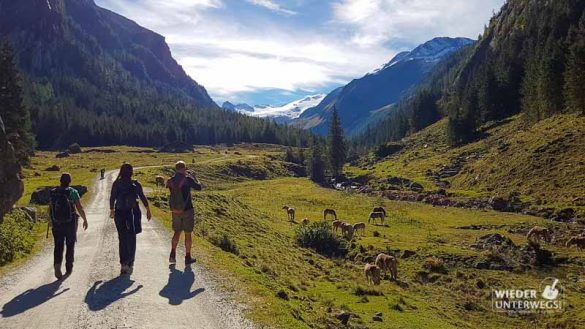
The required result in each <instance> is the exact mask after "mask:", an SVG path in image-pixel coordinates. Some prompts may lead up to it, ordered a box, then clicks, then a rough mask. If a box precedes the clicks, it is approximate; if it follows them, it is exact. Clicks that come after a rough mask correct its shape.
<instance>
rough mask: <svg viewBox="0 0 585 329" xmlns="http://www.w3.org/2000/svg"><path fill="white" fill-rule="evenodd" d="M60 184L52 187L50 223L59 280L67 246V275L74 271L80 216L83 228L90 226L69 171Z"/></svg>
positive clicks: (56, 275) (62, 177)
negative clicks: (73, 186)
mask: <svg viewBox="0 0 585 329" xmlns="http://www.w3.org/2000/svg"><path fill="white" fill-rule="evenodd" d="M60 184H61V185H60V186H59V187H56V188H54V189H51V191H50V195H51V202H50V204H49V216H50V219H51V221H50V223H51V225H52V232H53V239H54V241H55V249H54V252H53V257H54V262H53V264H54V270H55V277H56V278H57V279H58V280H60V279H62V278H63V277H64V276H63V272H62V270H61V265H62V263H63V250H64V249H65V247H67V251H66V253H65V276H69V275H71V273H72V272H73V261H74V256H75V242H76V241H77V224H78V221H79V220H78V219H79V216H81V218H83V229H84V230H87V227H88V224H87V217H86V216H85V211H84V210H83V206H82V205H81V202H80V199H81V197H80V196H79V192H78V191H77V190H76V189H74V188H72V187H70V186H69V185H70V184H71V175H70V174H69V173H63V174H62V175H61V179H60ZM76 210H77V211H76ZM78 214H79V215H78Z"/></svg>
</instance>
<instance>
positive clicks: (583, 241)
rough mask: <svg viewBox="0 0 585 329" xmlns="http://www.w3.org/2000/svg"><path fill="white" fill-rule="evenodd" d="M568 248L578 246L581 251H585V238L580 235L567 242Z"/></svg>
mask: <svg viewBox="0 0 585 329" xmlns="http://www.w3.org/2000/svg"><path fill="white" fill-rule="evenodd" d="M566 246H567V247H570V246H577V248H579V249H585V236H583V235H579V236H574V237H572V238H570V239H569V241H567V244H566Z"/></svg>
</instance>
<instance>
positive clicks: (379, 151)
mask: <svg viewBox="0 0 585 329" xmlns="http://www.w3.org/2000/svg"><path fill="white" fill-rule="evenodd" d="M403 147H404V145H402V144H401V143H386V144H380V145H378V147H376V150H375V151H374V154H376V156H377V157H379V158H385V157H387V156H389V155H392V154H394V153H397V152H398V151H400V150H402V148H403Z"/></svg>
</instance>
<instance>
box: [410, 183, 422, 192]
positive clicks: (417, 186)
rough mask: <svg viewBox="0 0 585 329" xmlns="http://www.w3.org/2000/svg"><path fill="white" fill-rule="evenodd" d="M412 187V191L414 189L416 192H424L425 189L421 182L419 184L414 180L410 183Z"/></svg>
mask: <svg viewBox="0 0 585 329" xmlns="http://www.w3.org/2000/svg"><path fill="white" fill-rule="evenodd" d="M410 189H411V190H412V191H414V192H419V193H420V192H422V191H423V190H424V187H423V186H422V185H421V184H419V183H416V182H412V183H410Z"/></svg>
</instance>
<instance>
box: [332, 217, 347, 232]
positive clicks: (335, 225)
mask: <svg viewBox="0 0 585 329" xmlns="http://www.w3.org/2000/svg"><path fill="white" fill-rule="evenodd" d="M344 224H345V223H344V222H343V221H342V220H334V221H333V232H337V230H338V229H340V228H342V227H343V225H344Z"/></svg>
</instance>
